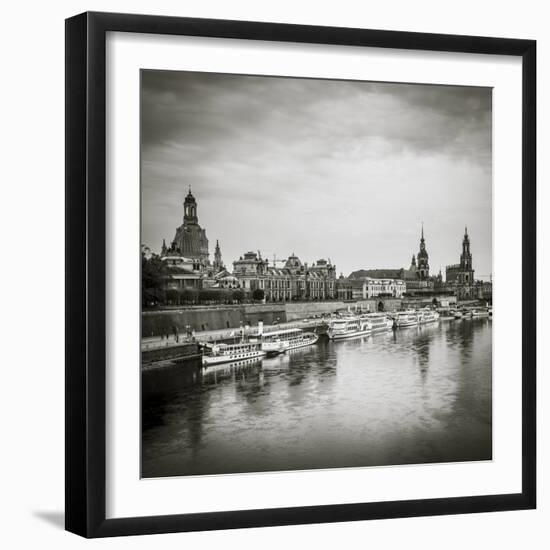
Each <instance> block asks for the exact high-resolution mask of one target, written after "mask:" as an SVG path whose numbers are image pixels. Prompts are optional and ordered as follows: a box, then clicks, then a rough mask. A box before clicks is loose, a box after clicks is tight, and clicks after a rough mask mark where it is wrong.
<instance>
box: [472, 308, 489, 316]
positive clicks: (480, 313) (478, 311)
mask: <svg viewBox="0 0 550 550" xmlns="http://www.w3.org/2000/svg"><path fill="white" fill-rule="evenodd" d="M488 315H489V311H488V310H486V309H473V310H472V311H471V312H470V316H471V317H472V318H473V317H487V316H488Z"/></svg>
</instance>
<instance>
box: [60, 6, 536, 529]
mask: <svg viewBox="0 0 550 550" xmlns="http://www.w3.org/2000/svg"><path fill="white" fill-rule="evenodd" d="M109 31H120V32H132V33H149V34H168V35H190V36H203V37H219V38H238V39H246V40H273V41H283V42H297V43H315V44H333V45H353V46H372V47H379V48H401V49H406V50H431V51H446V52H462V53H481V54H498V55H508V56H519V57H520V58H521V60H522V71H523V75H522V78H523V82H522V86H523V100H522V101H523V120H522V201H523V202H522V215H523V220H522V228H523V245H522V274H523V283H522V284H523V286H522V337H523V343H522V346H523V348H522V415H523V416H522V491H521V492H520V493H517V494H500V495H487V496H469V497H459V498H436V499H424V500H405V501H394V502H378V503H373V502H366V503H361V504H338V505H328V504H327V505H319V506H305V507H293V508H277V509H257V510H246V511H224V512H212V513H193V514H181V515H164V516H151V517H126V518H121V519H106V514H105V509H106V505H105V502H106V501H105V499H106V485H105V479H106V476H105V474H106V466H105V457H106V441H105V434H106V425H105V422H106V413H105V405H106V371H105V364H106V363H105V351H106V334H105V330H106V322H105V321H106V319H105V314H106V304H105V290H106V281H105V267H106V258H105V250H106V246H105V244H106V241H105V239H106V229H105V222H106V211H105V209H106V202H105V201H106V192H105V191H106V189H105V185H106V177H105V137H106V135H105V130H106V120H105V116H106V112H105V84H106V76H105V68H106V67H105V43H106V33H107V32H109ZM65 61H66V151H65V153H66V371H65V375H66V402H65V407H66V423H65V429H66V455H65V458H66V529H67V530H69V531H72V532H73V533H76V534H79V535H82V536H85V537H108V536H117V535H136V534H152V533H168V532H178V531H198V530H213V529H235V528H245V527H260V526H274V525H291V524H306V523H321V522H342V521H356V520H367V519H381V518H400V517H413V516H428V515H441V514H462V513H473V512H489V511H503V510H522V509H531V508H535V506H536V439H535V438H536V387H535V384H536V280H535V277H536V203H535V201H536V189H535V184H536V120H535V115H536V42H535V41H534V40H517V39H507V38H487V37H479V36H456V35H438V34H423V33H412V32H396V31H382V30H364V29H355V28H334V27H316V26H304V25H289V24H274V23H256V22H247V21H224V20H212V19H191V18H179V17H159V16H146V15H128V14H115V13H83V14H80V15H77V16H75V17H72V18H70V19H67V20H66V60H65Z"/></svg>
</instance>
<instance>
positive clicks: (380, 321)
mask: <svg viewBox="0 0 550 550" xmlns="http://www.w3.org/2000/svg"><path fill="white" fill-rule="evenodd" d="M365 317H366V318H367V319H368V321H369V322H370V325H371V332H382V331H385V330H391V329H392V327H393V320H392V319H390V318H389V317H388V316H387V315H385V314H383V313H371V314H369V315H366V316H365Z"/></svg>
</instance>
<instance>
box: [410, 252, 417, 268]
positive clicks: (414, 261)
mask: <svg viewBox="0 0 550 550" xmlns="http://www.w3.org/2000/svg"><path fill="white" fill-rule="evenodd" d="M409 271H416V256H415V255H414V254H413V255H412V259H411V267H409Z"/></svg>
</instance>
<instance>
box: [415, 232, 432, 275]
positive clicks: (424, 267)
mask: <svg viewBox="0 0 550 550" xmlns="http://www.w3.org/2000/svg"><path fill="white" fill-rule="evenodd" d="M417 259H418V269H417V273H418V277H419V278H420V279H422V280H424V279H427V278H428V277H429V276H430V264H429V263H428V251H427V250H426V241H425V240H424V224H422V232H421V235H420V250H419V251H418V254H417Z"/></svg>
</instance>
